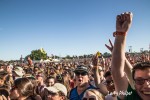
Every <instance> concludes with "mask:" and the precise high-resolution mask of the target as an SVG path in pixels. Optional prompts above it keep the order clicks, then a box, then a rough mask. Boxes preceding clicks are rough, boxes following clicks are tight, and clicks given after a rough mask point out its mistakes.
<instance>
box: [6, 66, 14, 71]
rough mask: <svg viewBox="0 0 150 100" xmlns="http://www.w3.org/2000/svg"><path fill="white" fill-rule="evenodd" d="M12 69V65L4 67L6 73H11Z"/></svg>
mask: <svg viewBox="0 0 150 100" xmlns="http://www.w3.org/2000/svg"><path fill="white" fill-rule="evenodd" d="M12 69H13V66H12V65H7V66H6V71H7V72H8V73H12Z"/></svg>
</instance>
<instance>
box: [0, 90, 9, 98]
mask: <svg viewBox="0 0 150 100" xmlns="http://www.w3.org/2000/svg"><path fill="white" fill-rule="evenodd" d="M0 95H4V96H5V97H6V98H7V99H8V97H9V91H8V90H7V89H5V88H0Z"/></svg>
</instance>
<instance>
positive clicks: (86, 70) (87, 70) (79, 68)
mask: <svg viewBox="0 0 150 100" xmlns="http://www.w3.org/2000/svg"><path fill="white" fill-rule="evenodd" d="M81 71H82V72H87V73H88V72H89V69H88V67H87V66H85V65H79V66H77V68H76V69H75V70H74V72H75V73H76V72H81Z"/></svg>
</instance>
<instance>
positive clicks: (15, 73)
mask: <svg viewBox="0 0 150 100" xmlns="http://www.w3.org/2000/svg"><path fill="white" fill-rule="evenodd" d="M23 75H24V70H23V69H22V67H16V68H15V69H14V70H13V76H14V78H15V79H17V78H21V77H22V76H23Z"/></svg>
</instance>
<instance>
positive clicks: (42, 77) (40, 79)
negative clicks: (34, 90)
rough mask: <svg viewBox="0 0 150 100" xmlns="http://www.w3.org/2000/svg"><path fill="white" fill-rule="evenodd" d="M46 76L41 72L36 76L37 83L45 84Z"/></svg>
mask: <svg viewBox="0 0 150 100" xmlns="http://www.w3.org/2000/svg"><path fill="white" fill-rule="evenodd" d="M44 78H45V77H44V74H43V73H42V72H39V73H38V74H37V75H36V79H37V81H38V83H40V84H41V83H42V84H43V82H44Z"/></svg>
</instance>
